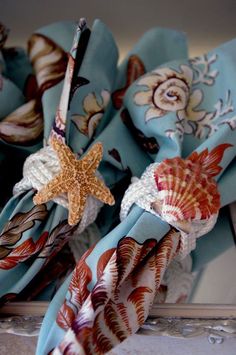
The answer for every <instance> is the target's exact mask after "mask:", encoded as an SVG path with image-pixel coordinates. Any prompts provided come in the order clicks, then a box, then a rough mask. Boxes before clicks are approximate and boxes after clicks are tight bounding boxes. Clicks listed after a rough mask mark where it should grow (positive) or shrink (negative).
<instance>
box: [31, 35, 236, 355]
mask: <svg viewBox="0 0 236 355" xmlns="http://www.w3.org/2000/svg"><path fill="white" fill-rule="evenodd" d="M158 32H159V33H161V32H163V33H165V30H163V29H162V30H159V31H158ZM151 33H152V36H154V33H155V32H150V33H149V34H150V36H151ZM174 36H178V33H175V35H174ZM179 36H181V35H180V34H179ZM164 38H165V41H166V47H169V48H170V49H171V48H172V46H171V44H170V43H171V42H170V39H168V40H169V42H167V38H166V37H165V36H164ZM149 40H150V38H149ZM158 40H159V38H158ZM182 40H183V41H184V38H183V37H182ZM147 42H148V41H147ZM161 42H162V41H161ZM156 43H157V44H156V45H158V41H156ZM144 47H145V48H150V49H152V48H153V47H152V46H150V47H148V44H146V45H145V46H144ZM136 48H139V50H140V52H139V57H141V58H143V60H145V59H146V61H147V63H149V60H150V58H151V60H152V63H154V62H155V61H154V60H153V52H152V51H151V55H150V54H149V53H147V54H146V55H145V57H144V55H142V48H141V47H139V46H137V47H136ZM178 48H179V49H180V47H178ZM135 53H137V52H135ZM162 53H163V52H162ZM177 53H178V50H177V49H176V52H175V54H177ZM128 57H129V56H128ZM178 57H179V55H178V54H177V58H176V59H177V60H175V61H170V62H166V63H164V64H161V63H160V62H158V61H156V67H158V69H160V68H170V71H171V72H172V77H174V78H175V77H176V76H178V74H181V71H182V70H183V67H182V66H184V65H185V66H187V67H188V68H189V69H190V70H191V72H192V73H193V79H192V82H191V83H190V84H189V85H190V90H191V93H193V92H194V90H198V95H200V94H199V90H201V92H202V99H201V100H199V99H198V100H196V101H195V107H194V108H195V111H199V112H200V111H203V110H204V111H205V115H207V114H208V116H207V118H208V121H207V123H206V124H205V126H204V125H203V124H201V122H202V121H201V120H200V119H199V121H197V124H196V123H194V122H190V121H188V122H184V123H182V127H181V128H183V126H184V128H183V129H184V134H183V135H182V133H183V132H182V133H181V131H180V130H179V125H178V120H177V118H176V112H175V111H174V110H173V111H168V110H166V112H164V113H162V115H160V117H158V113H157V111H156V115H157V116H156V117H154V118H153V119H152V120H149V121H147V120H146V122H145V117H147V110H148V109H149V108H150V106H151V103H150V101H147V102H146V104H137V102H136V103H135V97H136V94H137V93H138V92H145V91H146V92H147V91H148V88H147V85H145V84H143V85H141V84H139V80H137V81H136V82H135V83H134V84H132V85H131V86H130V88H129V89H128V91H127V92H126V94H125V96H124V105H123V106H121V107H120V108H119V109H120V111H119V112H118V113H116V114H115V115H114V117H113V118H112V120H110V122H109V124H108V125H107V126H106V127H105V128H104V129H103V131H102V132H101V134H100V135H99V136H98V137H96V139H95V141H102V142H103V143H104V147H105V149H104V151H105V154H104V161H105V162H109V163H111V162H112V160H111V156H110V154H109V151H111V150H112V149H114V148H115V149H116V150H117V151H118V152H119V153H120V157H121V158H120V160H121V161H122V163H123V165H124V166H125V167H126V166H130V167H131V171H132V173H133V174H135V175H137V176H140V173H141V171H140V170H142V168H141V165H140V162H141V161H142V158H141V157H142V155H139V157H136V161H135V163H136V164H137V165H139V167H140V170H139V169H138V168H136V169H134V168H133V166H134V165H135V163H134V162H133V164H132V165H131V160H130V155H132V148H131V147H130V146H129V145H128V144H127V139H126V137H127V136H129V138H131V136H130V132H129V130H127V128H126V127H125V126H122V125H121V123H120V122H121V121H120V115H121V111H123V109H124V108H125V109H126V110H127V111H128V115H127V111H126V112H125V114H126V122H127V120H128V121H129V116H130V117H131V122H132V123H133V126H132V129H131V131H132V132H133V134H134V135H136V138H137V130H139V134H140V132H141V133H142V134H143V135H144V136H145V137H153V138H154V139H155V141H156V142H157V143H158V147H159V148H158V152H156V153H155V154H152V153H150V152H146V153H148V156H149V159H150V162H152V161H156V162H162V161H163V160H164V159H166V158H172V157H175V156H182V157H183V158H186V157H187V156H189V155H190V153H192V152H193V151H196V152H198V153H200V152H202V151H203V150H204V149H208V150H209V152H210V151H211V150H212V149H214V148H215V147H217V146H219V145H220V144H225V143H227V144H230V145H232V146H231V147H230V148H228V149H227V150H226V151H225V152H224V155H223V158H222V160H221V162H220V166H221V167H222V172H221V173H220V174H218V176H217V177H216V180H217V181H218V183H219V190H220V193H221V206H222V207H223V206H225V205H227V204H229V203H231V202H232V201H234V200H235V197H236V189H235V187H234V179H235V164H234V158H235V154H236V147H235V137H236V136H235V135H236V133H235V132H236V131H235V127H236V126H235V109H234V102H233V98H234V97H235V94H236V93H235V85H234V81H235V77H236V70H235V69H236V67H235V58H236V41H235V40H234V41H232V42H229V43H226V44H224V45H223V46H221V47H219V48H217V49H215V50H213V51H212V52H210V53H208V54H207V55H205V56H203V57H201V58H200V59H195V60H187V59H184V58H185V56H182V59H178ZM170 59H171V58H168V60H170ZM204 60H205V64H206V63H208V64H207V65H209V63H210V68H208V70H209V73H208V74H209V75H206V78H204V80H203V79H202V80H199V81H198V80H197V79H198V77H197V75H198V73H199V70H200V71H201V70H202V66H204ZM124 63H128V60H127V59H126V60H125V62H124ZM147 63H146V62H145V67H147V68H148V70H152V69H154V67H152V64H150V67H149V65H148V64H147ZM125 65H127V64H122V65H121V67H120V71H119V73H123V75H125V70H124V66H125ZM173 72H174V75H173ZM168 73H169V72H168ZM119 75H122V74H118V78H119ZM148 75H153V74H152V73H149V74H147V76H148ZM170 77H171V75H170ZM144 78H145V76H144ZM167 79H168V77H167V78H166V80H167ZM118 82H119V83H120V85H119V86H118V87H123V86H122V85H124V83H125V82H126V80H125V78H124V79H123V80H121V79H119V80H118ZM193 82H195V83H193ZM198 97H199V96H198ZM118 106H119V105H118ZM113 110H114V109H113ZM217 110H218V111H217ZM159 111H160V110H159ZM186 115H187V117H188V113H187V114H186ZM202 115H203V114H202ZM127 117H128V118H127ZM204 117H205V116H204ZM209 117H211V120H209ZM201 118H202V117H201ZM209 122H210V123H209ZM129 128H130V126H129ZM210 131H211V132H210ZM210 133H212V134H210ZM105 137H112V139H105ZM121 137H122V139H121ZM123 147H125V148H126V149H125V151H124V149H122V148H123ZM127 148H128V150H127ZM132 158H133V157H132ZM116 165H117V167H118V166H119V159H118V161H117V164H116ZM228 191H230V193H229V192H228ZM221 222H222V223H224V216H220V218H219V222H218V224H217V225H216V227H215V228H214V230H213V231H212V232H210V233H209V235H210V234H214V236H215V237H214V241H213V240H212V239H213V238H211V237H208V236H206V237H202V239H201V243H202V244H201V248H202V249H203V248H204V247H207V246H208V247H209V238H210V239H211V243H214V242H215V243H216V245H215V247H214V253H211V250H208V255H207V259H208V260H210V259H211V258H212V257H214V256H216V255H217V253H218V252H219V251H220V250H222V245H223V244H224V243H225V240H224V239H222V238H220V235H221V231H222V229H221V227H220V223H221ZM169 230H170V226H169V225H168V224H166V223H165V222H163V221H161V220H160V219H159V218H157V217H154V216H153V215H151V214H149V213H147V212H144V211H142V210H141V209H140V208H138V207H134V208H133V209H132V211H131V212H130V214H129V215H128V217H127V218H126V219H125V220H124V221H123V222H122V223H120V224H119V225H118V226H117V227H116V228H115V229H113V230H112V231H111V232H110V233H108V234H107V235H106V236H105V237H104V238H103V239H102V240H101V241H100V242H99V243H98V244H97V245H96V246H95V248H94V249H93V250H92V252H91V254H90V255H89V256H88V257H87V258H86V259H85V261H86V264H87V265H88V266H89V268H90V270H91V272H92V280H91V282H90V283H89V285H88V289H89V291H90V292H91V293H92V292H93V288H94V287H95V286H96V283H97V281H98V276H97V272H96V271H97V263H98V260H99V258H100V256H101V255H102V253H103V252H104V251H106V250H109V249H110V248H114V247H116V246H117V244H118V243H119V242H120V240H121V239H122V238H123V237H124V236H129V237H132V238H134V240H136V241H137V242H138V243H141V244H142V243H144V242H145V241H146V240H147V239H148V238H154V239H155V240H157V241H160V240H161V239H162V238H163V237H164V236H165V235H166V234H167V233H168V231H169ZM218 233H219V237H216V235H217V234H218ZM198 250H199V251H200V248H199V249H198ZM203 259H206V254H205V255H204V256H203ZM205 261H206V260H204V262H205ZM199 264H201V255H198V259H196V258H195V260H194V265H195V266H194V267H195V268H196V269H197V268H198V266H197V265H199ZM70 279H71V276H70V277H69V278H68V279H67V281H66V282H65V284H64V285H62V287H61V289H60V290H59V291H58V292H57V294H56V296H55V298H54V300H53V301H52V302H51V304H50V306H49V309H48V311H47V313H46V316H45V319H44V322H43V325H42V328H41V332H40V336H39V341H38V346H37V354H38V355H39V354H40V355H41V354H46V353H48V352H49V351H51V350H52V349H53V348H54V347H56V346H58V345H59V344H60V342H61V341H63V338H64V337H66V336H67V335H66V332H65V331H64V330H63V329H62V328H61V327H59V325H58V324H57V323H56V321H55V319H56V316H57V313H58V311H59V309H60V307H61V305H62V303H63V300H64V299H66V300H67V301H68V302H70V293H69V292H68V291H67V290H68V285H69V283H70ZM107 287H108V286H107ZM78 292H79V291H78ZM84 307H85V308H86V306H84ZM84 311H85V310H84ZM81 312H82V313H83V305H82V311H81ZM82 313H81V314H82ZM88 317H89V316H88ZM91 322H92V321H91ZM72 324H74V325H73V330H74V331H75V332H76V330H75V329H76V322H75V323H72ZM70 331H72V330H71V329H70ZM68 334H69V333H68ZM66 344H67V343H65V345H66ZM63 346H64V344H63Z"/></svg>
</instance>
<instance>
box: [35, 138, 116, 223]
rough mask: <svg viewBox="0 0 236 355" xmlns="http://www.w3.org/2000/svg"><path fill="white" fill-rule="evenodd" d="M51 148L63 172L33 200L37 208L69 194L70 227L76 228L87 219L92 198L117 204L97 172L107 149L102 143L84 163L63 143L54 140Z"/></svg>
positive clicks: (91, 151) (84, 159) (83, 159)
mask: <svg viewBox="0 0 236 355" xmlns="http://www.w3.org/2000/svg"><path fill="white" fill-rule="evenodd" d="M51 145H52V147H53V149H54V150H55V151H56V152H57V155H58V158H59V160H60V165H61V172H60V173H59V174H58V175H56V176H55V177H54V178H53V179H52V180H51V181H49V183H48V184H47V185H45V186H44V187H43V188H42V189H41V190H40V191H38V192H37V194H36V195H35V196H34V199H33V201H34V203H35V204H37V205H38V204H41V203H45V202H47V201H49V200H52V199H53V198H55V197H56V196H58V195H61V194H62V193H67V196H68V202H69V217H68V223H69V224H70V225H74V224H76V223H78V222H79V221H80V219H81V217H82V215H83V212H84V208H85V203H86V198H87V196H88V195H92V196H94V197H96V198H97V199H98V200H100V201H102V202H104V203H107V204H109V205H113V204H114V203H115V200H114V197H113V196H112V194H111V192H110V190H109V189H108V187H106V186H105V184H104V183H103V181H102V180H100V179H98V178H97V177H96V176H95V171H96V169H97V168H98V165H99V163H100V162H101V160H102V154H103V147H102V144H101V143H96V144H94V146H93V147H92V148H91V149H90V150H89V152H88V153H87V154H86V155H85V156H84V157H83V158H82V159H80V160H78V159H77V158H76V155H75V154H74V153H73V152H72V151H71V150H70V148H69V147H68V146H67V145H66V144H64V143H62V142H60V141H59V140H57V139H55V138H52V139H51Z"/></svg>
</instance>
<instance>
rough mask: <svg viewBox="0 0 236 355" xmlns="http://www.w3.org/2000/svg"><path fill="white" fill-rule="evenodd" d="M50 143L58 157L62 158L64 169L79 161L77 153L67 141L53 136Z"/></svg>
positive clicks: (61, 163) (61, 162)
mask: <svg viewBox="0 0 236 355" xmlns="http://www.w3.org/2000/svg"><path fill="white" fill-rule="evenodd" d="M50 144H51V146H52V148H53V149H54V150H55V151H56V153H57V155H58V159H59V160H60V165H61V168H62V169H64V168H68V166H70V165H72V164H74V163H75V162H77V159H76V156H75V154H74V153H73V152H72V151H71V150H70V148H69V147H68V146H67V145H66V144H65V143H63V142H61V141H59V140H58V139H56V138H52V139H51V141H50Z"/></svg>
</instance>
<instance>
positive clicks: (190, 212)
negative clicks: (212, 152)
mask: <svg viewBox="0 0 236 355" xmlns="http://www.w3.org/2000/svg"><path fill="white" fill-rule="evenodd" d="M154 175H155V181H156V186H157V189H158V192H159V194H158V195H159V200H158V201H155V202H154V203H153V204H152V208H153V209H154V210H155V212H157V213H158V214H159V215H161V216H162V218H163V219H165V220H166V221H167V222H168V223H170V224H172V225H176V226H178V228H180V227H182V228H181V229H183V230H184V229H185V228H186V223H184V222H185V221H188V222H189V221H192V220H204V219H208V218H210V217H211V216H212V215H213V214H216V213H217V212H218V210H219V208H220V194H219V193H218V189H217V184H216V182H215V180H214V179H213V178H212V177H211V176H209V175H208V174H207V173H205V172H204V170H202V167H201V165H200V164H196V163H193V162H192V161H191V160H189V159H186V160H183V159H181V158H173V159H167V160H165V161H164V162H162V163H161V164H160V165H159V166H158V167H157V169H156V170H155V174H154ZM181 221H182V225H181V223H179V222H181ZM176 222H178V223H177V224H176Z"/></svg>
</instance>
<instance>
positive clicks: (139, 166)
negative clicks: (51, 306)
mask: <svg viewBox="0 0 236 355" xmlns="http://www.w3.org/2000/svg"><path fill="white" fill-rule="evenodd" d="M76 28H77V26H76V24H75V23H73V22H64V23H55V24H52V25H49V26H47V27H44V28H41V29H39V30H37V31H36V32H35V34H34V35H33V37H34V40H32V41H30V45H29V47H30V48H31V50H32V53H31V60H32V62H33V63H34V65H35V70H38V76H37V83H38V84H37V85H38V86H40V90H39V91H37V97H39V99H40V100H41V104H42V108H43V113H44V115H43V117H46V119H44V121H43V139H44V142H45V143H47V142H48V140H49V139H50V138H52V137H56V138H59V139H60V140H61V142H64V141H65V140H66V142H67V144H68V145H69V147H70V149H71V150H72V151H73V153H74V154H76V156H77V157H80V156H81V155H83V154H84V153H86V151H89V149H90V148H91V146H92V145H94V144H96V143H97V142H102V144H103V150H104V154H103V160H102V162H101V164H100V166H99V172H100V174H101V175H102V176H103V178H104V181H105V182H106V185H107V186H109V188H111V189H112V194H113V195H114V196H115V197H116V200H117V201H118V202H117V204H116V205H115V206H114V207H113V208H112V209H111V210H110V209H109V210H107V209H104V212H103V211H101V213H100V214H99V222H98V224H99V228H100V231H101V234H102V235H104V234H105V233H106V232H107V231H109V230H110V229H111V228H112V226H114V225H116V224H117V223H118V211H119V200H120V199H121V196H122V194H123V193H124V190H125V188H126V186H128V184H129V182H130V177H131V175H133V174H134V175H139V174H141V172H142V171H143V170H144V169H145V167H146V166H147V165H148V164H149V163H150V161H151V158H150V156H149V154H147V153H146V147H147V148H148V145H147V144H145V146H144V145H143V144H140V141H137V140H136V136H135V137H133V135H130V133H129V130H128V129H127V128H126V126H125V125H124V123H123V121H122V119H121V118H120V113H119V111H118V110H116V109H115V108H114V106H113V104H112V99H110V100H109V101H108V99H109V97H110V98H111V97H112V93H113V92H116V91H117V90H119V88H120V85H122V88H125V90H123V93H124V92H125V91H126V90H127V89H128V86H127V75H126V74H128V77H129V79H128V82H129V85H130V84H131V83H132V82H133V81H134V80H135V79H137V77H139V76H140V75H142V74H143V72H144V67H146V70H149V68H151V69H153V68H154V65H156V63H160V64H161V63H163V62H164V61H166V60H170V59H174V58H176V57H178V58H181V57H186V45H185V40H184V38H183V36H182V34H177V35H176V33H175V31H166V33H165V34H164V37H163V33H162V31H159V30H158V29H155V30H154V32H153V33H152V34H150V41H149V45H151V46H153V43H155V42H156V41H157V39H158V38H159V39H160V40H159V46H157V47H156V50H155V51H154V52H153V56H155V58H156V59H155V60H154V61H153V63H149V62H147V61H146V60H145V59H143V60H142V59H138V60H136V59H131V60H130V61H129V62H130V63H132V64H131V65H130V68H131V70H129V71H128V73H127V70H126V69H127V68H126V66H124V68H123V70H119V72H118V69H117V57H118V56H117V47H116V45H115V43H114V40H113V38H112V35H111V33H110V32H109V30H108V29H107V27H106V26H105V25H104V24H103V23H102V22H101V21H99V20H97V21H95V22H94V24H93V26H92V29H91V30H90V29H88V28H87V27H86V23H85V22H84V20H83V21H81V23H80V26H79V27H78V29H77V30H76ZM75 32H76V33H75ZM74 34H75V36H74ZM73 37H75V39H76V43H75V44H74V45H73V46H72V43H73ZM163 38H167V39H168V41H171V42H173V50H171V51H168V53H167V54H166V56H163V55H162V54H160V53H162V50H161V49H162V48H164V47H165V42H164V41H163ZM142 41H143V46H146V43H147V42H146V40H142ZM3 42H4V41H3ZM46 42H47V43H48V44H50V45H49V46H48V48H46V49H45V48H44V46H45V43H46ZM55 43H56V44H57V45H55V46H54V44H55ZM71 46H72V50H71ZM70 50H71V52H70ZM5 53H6V52H5ZM9 53H10V52H9ZM9 53H8V54H9ZM53 53H54V54H55V56H54V54H53ZM62 53H65V55H61V54H62ZM41 54H43V55H44V54H45V55H46V54H48V59H50V60H52V62H50V63H52V64H53V63H55V66H57V67H58V68H59V69H60V68H61V67H62V66H64V64H65V62H64V59H65V57H66V58H67V60H66V65H67V64H68V62H69V65H68V74H69V75H68V78H69V80H68V81H65V80H63V79H64V76H63V75H64V74H63V75H61V74H60V73H59V74H58V73H54V74H55V76H54V74H52V75H49V71H48V68H47V67H46V66H44V62H43V61H42V60H39V62H37V58H40V56H41ZM137 56H138V57H139V52H137ZM46 57H47V56H46ZM5 58H6V57H5ZM153 58H154V57H153ZM54 60H55V62H54ZM59 62H60V63H59ZM140 62H143V65H140V64H139V63H140ZM137 63H138V64H137ZM3 68H4V70H5V72H4V73H6V68H5V67H4V66H3ZM8 68H9V70H8V74H9V76H10V75H11V76H12V77H13V76H14V77H15V78H18V76H17V75H15V73H16V72H15V71H14V70H13V69H14V67H13V66H10V65H9V66H8ZM10 68H11V70H10ZM22 68H25V70H26V69H27V66H22ZM139 68H141V69H139ZM136 69H137V70H136ZM26 72H27V70H26ZM53 77H55V79H57V80H58V83H55V82H54V84H55V85H54V86H52V87H48V83H49V82H52V81H53ZM44 79H45V81H44ZM46 79H48V81H47V80H46ZM61 79H62V80H61ZM98 79H99V80H98ZM4 83H5V79H4V77H3V84H4ZM64 84H65V85H64ZM4 85H5V84H4ZM17 85H19V86H20V85H22V82H21V81H19V82H18V84H17ZM5 88H7V84H6V85H5ZM37 90H38V89H37ZM44 90H45V91H44ZM43 91H44V92H43ZM30 92H31V93H33V91H32V89H30V90H27V95H28V96H27V97H29V100H30V99H31V97H30V94H29V93H30ZM42 92H43V94H42ZM62 92H63V94H62ZM1 93H3V91H2V92H1ZM4 93H5V91H4ZM40 95H42V96H40ZM61 97H62V100H61V101H60V98H61ZM59 103H60V105H59ZM58 105H59V109H58ZM19 106H20V105H19ZM122 107H123V106H122ZM1 108H2V106H1ZM16 108H17V107H16ZM76 117H79V125H77V124H76V123H78V120H76ZM93 118H95V119H93ZM97 118H98V119H97ZM81 127H83V128H81ZM86 127H87V128H86ZM114 132H116V134H114ZM111 137H113V139H111ZM121 137H122V139H121ZM142 138H143V141H145V136H144V135H143V136H142ZM147 139H148V137H147ZM156 146H158V145H157V143H156ZM24 149H28V148H25V147H24ZM33 149H34V150H37V149H38V146H33ZM29 150H30V149H29ZM127 150H128V151H129V154H127ZM137 159H138V160H137ZM34 195H35V191H33V190H29V191H25V192H21V193H19V194H18V195H15V196H14V197H12V198H11V199H10V200H9V202H8V203H7V204H6V205H5V207H4V209H3V210H2V212H1V214H0V249H1V255H0V283H1V287H0V300H1V303H4V302H7V301H9V300H14V299H15V300H16V299H17V297H18V295H19V294H20V293H21V294H24V295H27V299H28V300H30V299H31V296H30V295H33V297H39V298H40V299H45V300H50V297H52V295H53V294H54V293H55V290H56V289H57V288H58V287H59V284H60V282H61V280H63V278H64V277H65V276H66V275H67V274H68V273H69V272H70V271H72V269H73V265H74V262H75V261H74V260H73V259H72V258H73V257H72V254H71V253H69V252H68V248H67V247H66V244H67V243H68V240H69V239H70V238H72V236H73V238H74V237H75V235H76V226H75V227H74V226H70V225H69V224H68V223H67V217H68V212H67V211H66V210H65V209H64V208H63V207H61V206H59V205H57V204H55V203H53V202H48V203H45V204H42V205H38V206H35V205H34V203H33V197H34ZM63 253H64V254H63ZM63 256H64V258H63ZM68 259H69V260H68ZM58 260H60V265H61V269H60V276H59V275H58V276H59V277H58V280H56V278H55V275H57V267H56V265H57V264H56V263H57V261H58ZM66 260H68V263H66ZM61 261H62V263H61ZM67 265H68V267H67ZM47 270H50V273H48V274H47V276H48V278H47V280H46V279H45V272H47ZM6 280H8V281H9V282H7V283H6V282H5V281H6ZM32 285H36V286H37V287H36V289H35V290H32V289H31V287H32ZM45 285H46V287H45ZM43 286H44V288H45V289H43Z"/></svg>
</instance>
